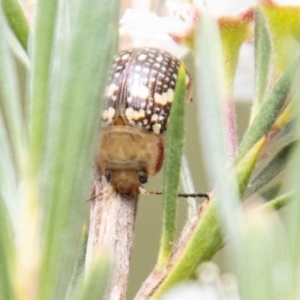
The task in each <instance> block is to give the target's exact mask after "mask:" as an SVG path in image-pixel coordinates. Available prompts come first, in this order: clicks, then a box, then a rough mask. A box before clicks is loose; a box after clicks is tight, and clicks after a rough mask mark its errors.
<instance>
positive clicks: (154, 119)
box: [151, 114, 158, 122]
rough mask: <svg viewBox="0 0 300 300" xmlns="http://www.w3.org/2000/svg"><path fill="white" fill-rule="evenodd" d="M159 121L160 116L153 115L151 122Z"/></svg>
mask: <svg viewBox="0 0 300 300" xmlns="http://www.w3.org/2000/svg"><path fill="white" fill-rule="evenodd" d="M157 120H158V114H153V115H152V116H151V122H156V121H157Z"/></svg>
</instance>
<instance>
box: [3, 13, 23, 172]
mask: <svg viewBox="0 0 300 300" xmlns="http://www.w3.org/2000/svg"><path fill="white" fill-rule="evenodd" d="M0 14H1V15H0V96H1V99H0V108H1V113H2V116H3V120H4V122H5V126H6V130H7V135H8V136H9V138H10V141H11V144H10V148H11V151H12V153H13V154H12V156H13V157H14V160H15V164H16V166H17V167H18V168H20V167H21V166H22V163H23V157H22V156H24V152H25V153H26V149H24V148H25V145H26V144H25V141H26V131H25V130H24V127H25V126H24V116H23V112H22V105H21V97H20V94H19V90H20V87H19V84H18V79H17V71H16V69H15V63H14V61H13V59H12V55H11V52H10V48H9V45H8V41H7V37H6V34H5V30H4V29H5V25H4V20H3V14H2V11H1V12H0Z"/></svg>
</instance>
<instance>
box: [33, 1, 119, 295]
mask: <svg viewBox="0 0 300 300" xmlns="http://www.w3.org/2000/svg"><path fill="white" fill-rule="evenodd" d="M118 8H119V2H118V1H108V0H102V1H99V0H90V1H81V2H80V4H79V9H78V12H79V13H78V14H77V16H76V19H75V20H74V28H71V30H70V36H65V38H64V39H63V41H62V40H61V37H58V40H57V43H58V44H56V45H55V47H54V49H55V54H54V55H55V56H54V58H53V69H52V71H53V72H52V73H51V84H52V87H53V89H52V93H51V98H50V99H51V104H50V105H49V108H50V110H49V123H48V131H47V153H46V159H45V174H44V177H43V182H44V183H45V184H44V187H43V198H44V203H43V204H44V206H43V227H42V237H43V240H42V246H43V253H42V263H41V266H42V269H41V274H40V284H39V296H38V298H39V299H64V298H65V297H66V294H67V291H68V284H69V282H70V279H71V277H72V272H73V270H74V266H75V263H76V260H77V258H78V255H79V252H80V241H81V227H82V224H83V220H84V213H85V212H86V210H87V209H88V206H89V204H88V203H87V202H86V201H85V200H86V199H87V198H88V195H89V188H90V175H91V171H92V165H93V161H94V157H95V151H96V144H97V137H98V129H99V121H100V116H101V108H102V105H101V98H102V95H103V94H104V89H105V84H106V77H107V72H108V69H109V65H110V62H111V57H112V55H113V53H114V51H115V45H116V42H115V41H116V37H117V17H118ZM60 11H64V9H62V10H60ZM60 17H61V16H59V17H58V20H59V19H60ZM66 33H68V31H66ZM56 51H57V52H56ZM62 62H63V64H62ZM57 70H59V72H57ZM44 79H46V78H44ZM99 92H100V95H99ZM47 117H48V116H47ZM66 245H67V246H66Z"/></svg>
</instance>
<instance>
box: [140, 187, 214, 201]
mask: <svg viewBox="0 0 300 300" xmlns="http://www.w3.org/2000/svg"><path fill="white" fill-rule="evenodd" d="M139 192H140V194H142V195H162V192H150V191H147V190H145V189H144V188H142V187H140V188H139ZM177 196H178V197H181V198H188V197H191V198H206V199H207V200H209V194H207V193H191V194H177Z"/></svg>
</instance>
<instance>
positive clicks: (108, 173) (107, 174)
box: [104, 170, 111, 182]
mask: <svg viewBox="0 0 300 300" xmlns="http://www.w3.org/2000/svg"><path fill="white" fill-rule="evenodd" d="M104 176H105V178H106V180H107V181H108V182H109V181H110V178H111V172H110V170H106V171H105V174H104Z"/></svg>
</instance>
